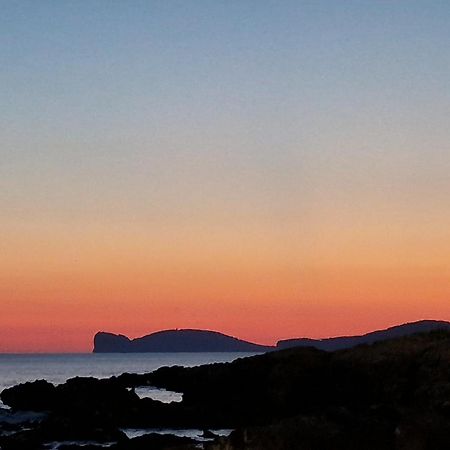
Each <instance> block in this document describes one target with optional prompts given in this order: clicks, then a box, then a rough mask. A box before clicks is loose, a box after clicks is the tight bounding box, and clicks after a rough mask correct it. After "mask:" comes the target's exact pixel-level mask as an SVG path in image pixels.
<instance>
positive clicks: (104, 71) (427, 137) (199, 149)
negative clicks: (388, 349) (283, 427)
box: [0, 0, 450, 352]
mask: <svg viewBox="0 0 450 450" xmlns="http://www.w3.org/2000/svg"><path fill="white" fill-rule="evenodd" d="M449 23H450V4H449V2H447V1H438V0H433V1H428V0H427V1H425V0H424V1H415V0H407V1H406V0H399V1H396V2H391V1H374V0H358V1H351V0H342V1H322V0H314V1H313V0H311V1H306V0H302V1H290V0H284V1H282V2H280V1H275V0H274V1H270V0H227V1H225V0H217V1H209V0H208V1H206V0H205V1H203V0H183V1H181V0H180V1H175V0H169V1H166V0H164V1H162V0H161V1H154V0H147V1H139V0H133V1H128V2H122V1H116V0H94V1H91V2H79V1H75V0H74V1H68V0H52V1H50V0H41V1H39V2H36V1H34V0H29V1H28V0H22V1H20V2H18V1H12V0H5V1H2V3H1V14H0V308H1V314H0V352H85V351H90V350H91V349H92V338H93V335H94V333H95V332H96V331H99V330H104V331H111V332H116V333H124V334H127V335H129V336H130V337H137V336H141V335H144V334H147V333H150V332H152V331H156V330H159V329H165V328H205V329H212V330H218V331H221V332H224V333H227V334H231V335H233V336H239V337H241V338H244V339H249V340H252V341H256V342H260V343H267V344H272V343H274V342H276V341H277V340H278V339H282V338H288V337H294V336H309V337H325V336H336V335H341V334H354V333H355V334H356V333H361V332H367V331H370V330H373V329H378V328H384V327H386V326H390V325H394V324H398V323H403V322H407V321H413V320H419V319H425V318H427V319H429V318H434V319H443V320H450V258H449V254H450V206H449V205H450V203H449V198H450V127H449V120H450V27H449V26H448V24H449Z"/></svg>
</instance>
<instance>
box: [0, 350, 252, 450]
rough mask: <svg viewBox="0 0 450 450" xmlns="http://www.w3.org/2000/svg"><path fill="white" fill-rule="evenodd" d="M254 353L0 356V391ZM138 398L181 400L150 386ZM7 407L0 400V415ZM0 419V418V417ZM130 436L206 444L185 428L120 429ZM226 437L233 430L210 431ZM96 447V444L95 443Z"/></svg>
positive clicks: (176, 394) (56, 444)
mask: <svg viewBox="0 0 450 450" xmlns="http://www.w3.org/2000/svg"><path fill="white" fill-rule="evenodd" d="M253 355H255V353H242V352H241V353H76V354H0V392H1V391H3V389H6V388H9V387H11V386H14V385H17V384H20V383H25V382H27V381H35V380H41V379H44V380H47V381H49V382H51V383H54V384H61V383H64V382H65V381H66V380H68V379H69V378H73V377H76V376H80V377H95V378H109V377H111V376H113V375H120V374H122V373H125V372H128V373H148V372H152V371H154V370H156V369H158V368H159V367H163V366H184V367H193V366H200V365H204V364H210V363H217V362H231V361H234V360H236V359H238V358H245V357H248V356H253ZM136 393H137V394H138V395H139V396H140V397H141V398H144V397H149V398H153V399H154V400H159V401H162V402H165V403H170V402H180V401H182V398H183V397H182V394H181V393H179V392H172V391H166V390H164V389H156V388H152V387H143V388H139V389H136ZM2 411H3V412H4V413H5V412H6V411H7V407H5V405H3V404H2V403H1V401H0V416H1V413H2ZM0 418H1V417H0ZM122 431H124V432H125V434H126V435H127V436H128V437H130V438H133V437H137V436H141V435H143V434H147V433H155V432H156V433H160V434H167V433H169V434H175V435H177V436H186V437H191V438H193V439H196V440H197V441H199V442H201V441H206V440H207V439H204V438H203V437H202V433H203V430H196V429H189V430H188V429H186V430H172V429H123V430H122ZM211 431H213V432H214V433H215V434H217V435H223V436H226V435H228V434H229V433H231V431H232V430H211ZM71 443H73V444H77V443H78V444H80V443H82V444H88V443H89V442H54V443H50V444H49V447H48V448H50V449H54V450H57V449H58V448H59V446H61V445H63V444H71ZM94 444H95V443H94Z"/></svg>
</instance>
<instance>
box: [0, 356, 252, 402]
mask: <svg viewBox="0 0 450 450" xmlns="http://www.w3.org/2000/svg"><path fill="white" fill-rule="evenodd" d="M251 355H252V354H251V353H128V354H124V353H102V354H98V353H85V354H30V355H25V354H20V355H19V354H17V355H12V354H0V392H1V391H2V390H3V389H5V388H7V387H11V386H14V385H15V384H18V383H24V382H26V381H34V380H38V379H45V380H47V381H50V382H51V383H55V384H59V383H64V382H65V381H66V380H67V379H69V378H72V377H75V376H83V377H91V376H92V377H96V378H107V377H110V376H112V375H120V374H121V373H124V372H130V373H146V372H151V371H153V370H155V369H157V368H159V367H162V366H173V365H180V366H185V367H192V366H198V365H202V364H209V363H214V362H228V361H233V360H235V359H237V358H243V357H246V356H251ZM138 394H139V392H138ZM141 394H142V396H147V395H146V394H145V392H141ZM148 396H151V397H152V398H158V399H160V400H163V401H165V400H175V401H176V400H177V398H176V396H175V397H174V396H173V395H171V396H165V393H164V392H159V393H158V392H153V393H151V394H150V395H148Z"/></svg>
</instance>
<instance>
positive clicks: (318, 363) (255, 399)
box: [0, 331, 450, 450]
mask: <svg viewBox="0 0 450 450" xmlns="http://www.w3.org/2000/svg"><path fill="white" fill-rule="evenodd" d="M141 385H152V386H156V387H160V388H165V389H168V390H173V391H177V392H182V393H183V401H182V402H181V403H176V404H175V403H174V404H163V403H160V402H157V401H154V400H150V399H139V398H138V397H137V396H136V394H134V392H132V391H131V390H130V388H132V387H136V386H141ZM1 398H2V400H3V402H4V403H6V404H8V405H9V406H11V407H12V408H13V409H32V410H35V411H48V417H47V418H46V419H45V420H44V421H43V422H42V423H40V424H39V425H38V426H35V427H33V429H32V430H29V431H27V432H23V433H22V434H18V435H17V436H6V437H3V438H1V439H2V440H1V441H0V446H2V448H3V449H6V450H8V449H15V448H22V449H23V448H26V445H28V443H32V445H35V446H36V445H37V446H39V445H42V443H44V442H48V441H50V440H59V441H61V440H70V439H74V440H77V439H80V440H82V439H85V440H95V441H98V442H109V441H114V442H115V446H116V448H118V449H120V448H124V449H125V448H126V449H132V448H139V447H132V446H133V445H141V444H140V443H139V442H144V441H145V439H151V438H143V439H142V440H141V441H135V440H132V441H133V442H131V440H127V439H126V438H125V437H124V436H123V435H122V434H121V433H120V431H119V428H122V427H123V428H126V427H129V428H159V427H163V428H200V429H209V428H216V429H219V428H233V429H236V431H235V432H233V433H232V435H231V436H230V437H229V438H215V440H214V442H212V443H211V444H205V445H206V448H207V449H208V450H237V449H239V450H241V449H242V450H243V449H248V450H253V449H255V450H256V449H260V450H265V449H267V450H284V449H299V450H303V449H305V450H310V449H314V450H330V449H334V450H341V449H342V450H344V449H345V450H353V449H354V450H357V449H358V450H360V449H364V450H389V449H392V450H394V449H395V450H441V449H442V450H444V449H445V450H448V449H449V448H450V425H449V424H450V333H449V332H446V331H436V332H432V333H428V334H420V335H414V336H409V337H405V338H400V339H395V340H391V341H385V342H380V343H376V344H373V345H371V346H360V347H357V348H354V349H350V350H344V351H338V352H333V353H331V352H325V351H320V350H317V349H314V348H295V349H289V350H284V351H278V352H272V353H267V354H264V355H259V356H255V357H252V358H243V359H240V360H236V361H234V362H232V363H226V364H211V365H207V366H200V367H193V368H181V367H170V368H167V367H166V368H161V369H159V370H157V371H155V372H153V373H150V374H145V375H130V374H127V375H123V376H120V377H114V378H111V379H109V380H100V381H99V380H95V379H83V378H76V379H73V380H69V381H68V382H67V383H66V384H64V385H62V386H56V387H55V386H52V385H49V384H48V383H44V382H39V383H31V384H27V385H19V386H16V387H15V388H11V389H9V390H6V391H4V392H3V393H2V395H1ZM154 439H159V438H154ZM18 442H20V445H22V447H20V445H19V446H17V445H18ZM155 442H156V441H155ZM178 444H180V445H181V446H184V447H185V448H192V443H189V442H181V441H179V442H177V443H175V444H174V443H173V442H172V443H170V444H169V443H167V442H161V445H162V447H157V445H159V444H156V443H155V444H152V445H151V446H150V445H149V444H148V442H147V443H145V444H142V445H144V446H145V445H147V447H146V448H149V449H151V448H172V447H173V446H174V445H178ZM14 445H16V447H14ZM24 446H25V447H24ZM121 446H122V447H121ZM186 446H187V447H186ZM30 448H39V447H30ZM142 448H144V447H142Z"/></svg>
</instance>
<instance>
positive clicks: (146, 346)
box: [94, 329, 274, 353]
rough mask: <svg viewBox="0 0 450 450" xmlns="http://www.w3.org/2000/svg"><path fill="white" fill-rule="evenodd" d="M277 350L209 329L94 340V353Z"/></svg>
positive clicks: (101, 335)
mask: <svg viewBox="0 0 450 450" xmlns="http://www.w3.org/2000/svg"><path fill="white" fill-rule="evenodd" d="M273 348H274V347H270V346H266V345H259V344H255V343H253V342H247V341H243V340H241V339H237V338H235V337H232V336H227V335H226V334H223V333H219V332H217V331H208V330H190V329H182V330H163V331H157V332H156V333H152V334H149V335H147V336H143V337H140V338H137V339H129V338H128V337H127V336H124V335H122V334H112V333H105V332H99V333H97V334H96V335H95V337H94V353H147V352H148V353H151V352H155V353H163V352H164V353H170V352H174V353H175V352H248V353H258V352H261V353H262V352H267V351H269V350H273Z"/></svg>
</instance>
